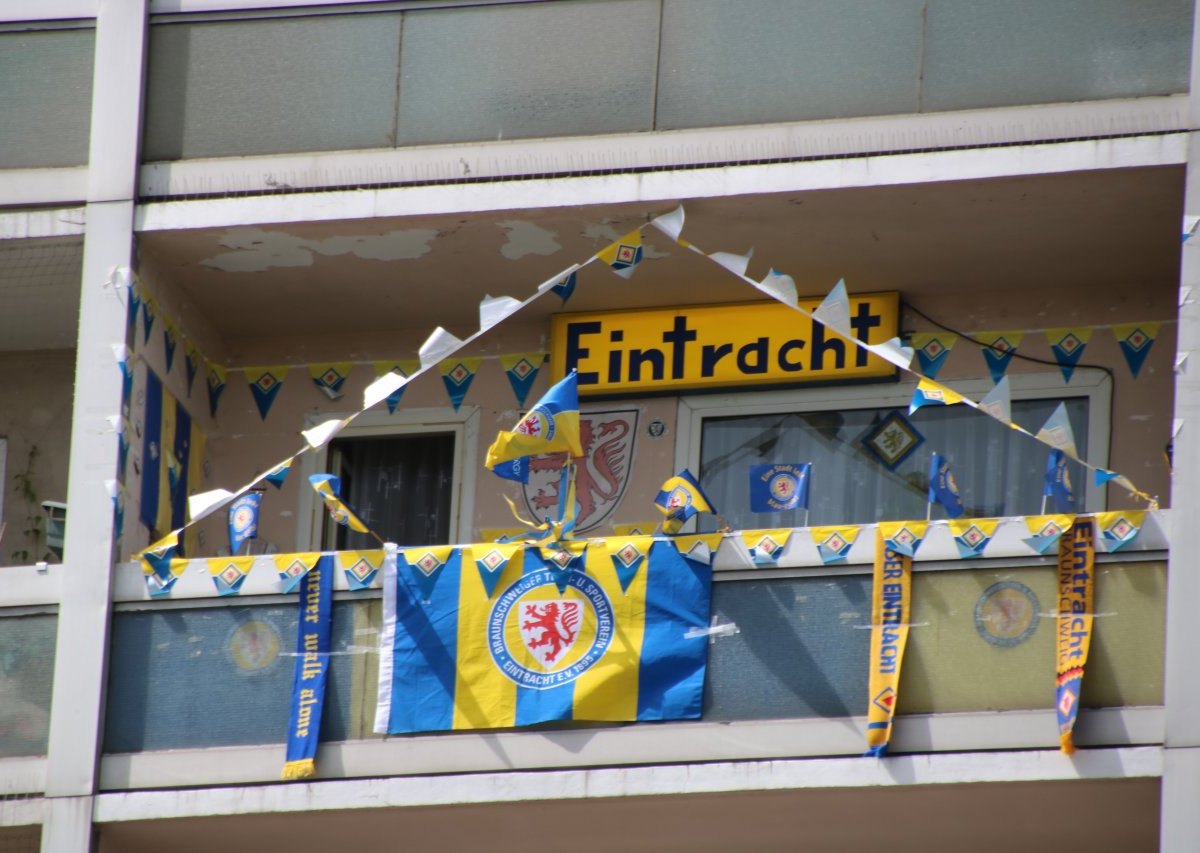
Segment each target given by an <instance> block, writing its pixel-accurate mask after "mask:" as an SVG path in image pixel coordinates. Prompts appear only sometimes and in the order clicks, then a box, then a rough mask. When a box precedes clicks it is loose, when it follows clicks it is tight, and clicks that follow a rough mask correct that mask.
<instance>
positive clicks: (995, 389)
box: [979, 376, 1013, 426]
mask: <svg viewBox="0 0 1200 853" xmlns="http://www.w3.org/2000/svg"><path fill="white" fill-rule="evenodd" d="M979 410H980V411H981V412H984V413H985V414H988V415H991V416H992V417H993V418H995V419H996V420H998V421H1000V422H1001V423H1005V424H1008V425H1009V426H1012V422H1013V419H1012V392H1011V391H1010V390H1009V386H1008V377H1007V376H1005V377H1004V378H1002V379H1001V380H1000V381H999V382H997V383H996V384H995V385H993V386H992V390H991V391H989V392H988V393H987V396H986V397H984V398H983V399H982V400H980V401H979Z"/></svg>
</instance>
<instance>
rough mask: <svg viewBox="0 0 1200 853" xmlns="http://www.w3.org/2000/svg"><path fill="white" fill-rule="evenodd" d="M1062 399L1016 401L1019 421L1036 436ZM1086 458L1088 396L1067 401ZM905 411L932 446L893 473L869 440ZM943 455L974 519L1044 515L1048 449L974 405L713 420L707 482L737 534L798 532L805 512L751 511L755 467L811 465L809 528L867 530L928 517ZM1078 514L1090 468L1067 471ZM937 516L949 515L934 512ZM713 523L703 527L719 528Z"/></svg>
mask: <svg viewBox="0 0 1200 853" xmlns="http://www.w3.org/2000/svg"><path fill="white" fill-rule="evenodd" d="M1058 403H1059V401H1058V400H1057V399H1054V400H1051V399H1047V400H1025V401H1019V402H1014V403H1013V418H1014V420H1016V421H1017V423H1018V424H1020V425H1021V426H1023V427H1025V428H1026V429H1028V430H1030V431H1032V432H1036V431H1037V430H1038V429H1039V428H1040V427H1041V426H1042V424H1043V423H1045V421H1046V419H1047V418H1048V417H1049V416H1050V414H1051V412H1053V411H1054V408H1055V407H1056V406H1057V405H1058ZM1066 404H1067V414H1068V415H1069V416H1070V419H1071V426H1072V428H1073V429H1074V431H1075V440H1076V444H1077V446H1078V448H1079V452H1080V455H1081V456H1086V454H1087V439H1088V436H1087V408H1088V401H1087V399H1086V398H1082V397H1081V398H1072V399H1069V400H1067V401H1066ZM893 411H895V412H898V413H899V414H901V415H902V416H903V417H905V418H906V419H907V420H908V421H909V423H910V424H911V425H912V426H913V427H914V428H915V429H916V430H917V432H919V433H920V434H921V436H922V437H923V438H924V441H923V442H922V443H921V444H920V445H919V446H918V447H917V448H916V450H915V451H913V452H912V453H911V454H910V455H909V456H908V457H907V458H906V459H904V461H903V462H901V463H900V464H899V465H897V466H896V468H895V470H888V468H887V466H886V465H884V464H883V463H882V462H881V461H880V460H879V459H878V458H877V457H876V456H875V455H874V454H873V453H871V452H870V451H869V450H868V449H867V447H866V446H865V445H864V443H863V439H864V438H865V437H867V436H868V435H869V434H870V432H871V430H872V429H873V428H874V427H875V426H877V425H878V424H879V423H880V422H881V421H883V419H884V418H886V417H887V416H888V415H889V414H890V413H891V412H893ZM934 452H937V453H940V454H942V455H943V456H945V457H947V458H948V459H949V461H950V470H951V472H952V473H953V474H954V477H955V479H956V481H957V484H958V490H959V493H960V496H961V499H962V503H963V506H964V507H965V509H966V514H967V515H968V516H975V517H981V518H986V517H994V516H1004V515H1036V514H1038V513H1039V512H1040V511H1041V506H1042V483H1043V480H1042V477H1043V474H1044V473H1045V470H1046V459H1047V456H1048V455H1049V450H1048V448H1046V446H1045V445H1043V444H1041V443H1040V442H1037V441H1034V440H1033V439H1032V438H1030V437H1028V436H1025V435H1021V434H1020V433H1018V432H1015V431H1014V430H1011V429H1009V428H1008V427H1006V426H1004V425H1003V424H1001V423H999V422H998V421H995V420H993V419H992V418H989V417H987V416H985V415H982V414H980V413H979V412H975V411H973V410H971V409H968V408H966V407H965V406H946V407H943V406H926V407H924V408H922V409H920V410H918V411H917V412H915V413H914V414H913V415H912V416H911V417H910V416H909V415H908V413H907V411H905V410H903V409H893V408H883V409H853V410H849V411H837V410H825V411H815V412H791V413H785V414H762V415H745V416H735V417H719V418H707V419H705V420H704V421H703V426H702V433H701V446H700V472H699V474H700V482H701V485H702V486H703V487H704V491H705V493H706V494H707V495H708V496H709V498H710V499H711V500H712V501H713V503H714V504H715V505H716V507H717V509H718V510H720V513H721V515H723V516H724V517H725V519H726V520H727V521H728V522H729V523H730V524H731V525H732V526H733V527H734V528H737V529H755V528H762V527H789V526H790V527H799V526H802V525H804V524H805V518H804V510H801V509H797V510H792V511H790V512H774V513H754V512H750V510H749V505H750V502H749V494H750V491H749V490H750V486H749V481H750V477H749V473H748V469H749V467H750V466H751V465H760V464H765V463H771V462H811V463H812V474H811V478H812V479H811V484H810V501H809V506H810V513H809V518H808V524H809V525H819V524H864V523H870V522H874V521H887V520H897V521H898V520H903V519H920V518H924V517H925V513H926V500H925V498H926V494H927V489H928V486H929V460H930V456H931V454H933V453H934ZM1068 470H1069V473H1070V477H1071V482H1072V483H1073V484H1074V487H1075V496H1076V509H1077V510H1078V509H1082V507H1083V495H1084V494H1085V493H1086V485H1087V483H1086V480H1085V476H1086V474H1087V470H1086V469H1085V468H1084V467H1083V466H1082V465H1080V464H1078V463H1075V462H1071V463H1069V465H1068ZM933 517H934V518H943V517H944V513H943V512H942V509H941V507H940V506H935V507H934V511H933ZM715 527H716V523H715V521H713V520H712V519H709V518H706V519H703V520H702V526H701V529H702V530H712V529H715Z"/></svg>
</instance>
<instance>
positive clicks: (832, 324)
mask: <svg viewBox="0 0 1200 853" xmlns="http://www.w3.org/2000/svg"><path fill="white" fill-rule="evenodd" d="M813 319H815V320H819V321H821V322H822V323H823V324H825V326H827V327H828V328H830V329H833V330H834V331H835V332H840V333H841V334H842V335H844V336H845V337H847V338H853V337H854V334H853V332H852V331H851V330H850V296H849V295H848V294H847V293H846V282H845V281H844V280H842V279H838V283H837V284H835V285H834V286H833V290H831V291H829V294H828V295H827V296H826V297H825V299H824V300H822V301H821V304H820V305H818V306H817V307H816V310H814V311H813Z"/></svg>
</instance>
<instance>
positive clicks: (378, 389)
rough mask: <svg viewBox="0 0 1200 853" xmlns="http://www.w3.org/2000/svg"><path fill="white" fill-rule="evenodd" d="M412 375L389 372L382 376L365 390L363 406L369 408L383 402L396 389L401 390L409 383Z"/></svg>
mask: <svg viewBox="0 0 1200 853" xmlns="http://www.w3.org/2000/svg"><path fill="white" fill-rule="evenodd" d="M411 378H412V377H410V376H401V375H400V374H399V373H395V372H388V373H385V374H383V376H380V377H379V378H378V379H376V380H375V381H374V382H372V383H371V384H370V385H368V386H367V387H366V390H365V391H363V408H364V409H369V408H371V407H372V406H374V405H375V404H376V403H382V402H383V401H384V400H386V399H387V398H388V397H390V396H392V394H393V393H394V392H396V391H399V390H400V389H401V388H403V387H404V386H405V385H407V384H408V380H409V379H411Z"/></svg>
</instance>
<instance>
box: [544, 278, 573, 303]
mask: <svg viewBox="0 0 1200 853" xmlns="http://www.w3.org/2000/svg"><path fill="white" fill-rule="evenodd" d="M578 277H579V273H578V272H575V271H572V272H571V273H570V274H569V275H567V276H565V277H563V278H560V279H559V280H558V281H556V282H555V283H554V284H553V285H551V287H550V290H551V291H553V292H554V293H555V294H557V296H558V298H559V299H561V300H562V304H563V305H566V304H567V300H568V299H570V298H571V294H572V293H574V292H575V282H576V280H577V279H578Z"/></svg>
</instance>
